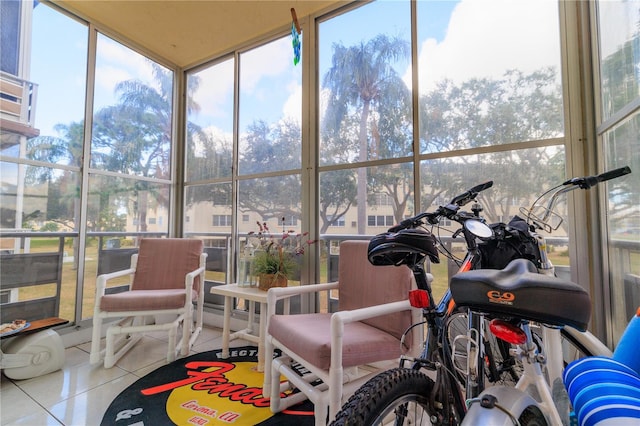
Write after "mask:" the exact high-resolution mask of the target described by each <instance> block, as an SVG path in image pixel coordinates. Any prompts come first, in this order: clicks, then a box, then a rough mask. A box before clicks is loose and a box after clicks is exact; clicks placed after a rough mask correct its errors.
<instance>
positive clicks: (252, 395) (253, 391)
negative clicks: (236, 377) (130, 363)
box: [141, 361, 269, 424]
mask: <svg viewBox="0 0 640 426" xmlns="http://www.w3.org/2000/svg"><path fill="white" fill-rule="evenodd" d="M185 367H186V368H187V376H189V377H187V378H185V379H181V380H177V381H175V382H170V383H165V384H163V385H158V386H153V387H150V388H147V389H143V390H142V391H141V392H142V394H143V395H147V396H149V395H155V394H157V393H161V392H166V391H170V390H173V389H177V388H180V387H183V386H191V389H193V390H194V391H206V392H207V393H209V394H216V393H217V394H218V395H219V396H220V397H221V398H228V399H230V400H232V401H240V402H242V403H243V404H250V405H253V406H255V407H268V406H269V398H265V397H264V396H262V389H261V388H256V387H248V386H246V385H242V384H236V383H231V382H229V380H228V379H227V378H226V377H225V373H226V372H228V371H231V370H233V368H234V365H233V364H229V363H226V362H217V361H197V362H195V361H194V362H188V363H186V364H185ZM211 368H215V369H216V370H214V371H202V370H206V369H211ZM191 403H193V404H196V405H197V403H196V402H195V401H189V402H188V403H185V404H191ZM189 408H190V409H192V407H189ZM194 411H195V410H194ZM236 414H237V413H232V412H228V413H224V414H223V415H221V416H220V417H219V419H221V420H227V421H233V420H234V419H235V417H234V416H235V415H236ZM222 416H226V417H227V418H226V419H222ZM196 424H197V423H196Z"/></svg>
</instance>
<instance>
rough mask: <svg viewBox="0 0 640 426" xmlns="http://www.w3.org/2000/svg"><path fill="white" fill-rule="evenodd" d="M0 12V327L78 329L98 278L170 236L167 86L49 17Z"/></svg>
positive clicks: (31, 5)
mask: <svg viewBox="0 0 640 426" xmlns="http://www.w3.org/2000/svg"><path fill="white" fill-rule="evenodd" d="M5 8H6V9H5ZM2 10H3V13H2V19H3V20H2V28H3V38H2V43H3V45H2V52H3V56H2V96H1V103H2V144H1V152H0V155H1V161H2V166H1V171H0V173H1V183H2V193H1V199H0V204H1V221H2V222H1V232H2V235H1V238H0V242H1V256H2V257H1V258H0V261H1V262H2V265H1V266H0V270H1V271H2V291H1V303H2V304H3V305H2V308H1V310H2V315H3V318H2V320H3V321H2V322H6V321H5V320H12V319H15V318H27V319H30V320H33V319H40V318H43V317H49V316H60V317H62V318H65V319H68V320H70V321H72V322H75V323H76V324H77V323H79V322H80V321H82V320H83V319H88V318H90V317H91V315H92V313H93V300H94V291H95V280H96V275H97V274H100V273H105V272H111V271H114V270H118V269H123V268H126V267H128V265H129V264H130V257H131V254H132V253H133V252H135V251H136V246H137V240H138V239H139V238H140V237H143V236H166V235H168V234H169V230H170V225H171V218H170V214H171V211H170V200H171V182H172V179H173V176H172V152H173V151H172V145H171V144H172V141H174V140H175V139H174V138H173V135H172V128H173V125H174V124H173V122H174V119H173V109H174V106H173V95H174V90H173V77H174V76H173V72H172V71H171V70H169V69H167V68H166V67H164V66H162V65H160V64H159V63H158V62H156V61H153V60H151V59H149V58H148V57H146V56H144V55H143V54H141V53H139V52H138V51H134V50H132V49H131V48H129V47H125V46H124V45H123V44H121V43H119V42H117V41H116V40H114V39H113V38H110V37H107V36H106V35H105V34H104V33H102V32H100V31H99V30H98V29H96V28H95V27H92V26H90V25H88V24H87V23H85V22H82V21H80V20H77V19H74V18H73V17H71V16H70V15H67V14H65V13H63V12H62V11H60V10H58V9H57V8H55V7H51V6H50V5H47V4H42V3H39V2H35V1H34V2H32V1H23V2H17V1H16V2H6V4H5V3H3V5H2ZM5 11H11V13H6V14H5ZM9 30H11V31H9ZM5 35H6V37H5ZM10 40H11V42H10ZM14 44H15V45H14ZM5 47H6V48H7V49H6V50H5ZM92 58H95V62H93V61H92ZM5 91H6V93H5ZM87 105H89V106H91V107H92V108H87ZM16 315H17V316H16ZM5 316H7V318H5ZM11 316H13V317H12V318H11Z"/></svg>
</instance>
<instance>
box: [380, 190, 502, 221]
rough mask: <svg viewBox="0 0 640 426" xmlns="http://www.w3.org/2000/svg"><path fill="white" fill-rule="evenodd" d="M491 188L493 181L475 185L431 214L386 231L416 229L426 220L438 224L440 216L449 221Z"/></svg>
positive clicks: (419, 216)
mask: <svg viewBox="0 0 640 426" xmlns="http://www.w3.org/2000/svg"><path fill="white" fill-rule="evenodd" d="M492 186H493V181H492V180H490V181H488V182H485V183H481V184H480V185H476V186H474V187H473V188H471V189H469V190H468V191H466V192H464V193H462V194H460V195H457V196H455V197H453V199H452V200H451V202H450V203H449V204H448V205H446V206H444V207H443V206H440V207H438V209H437V210H436V211H435V212H433V213H426V212H425V213H420V214H418V215H416V216H413V217H410V218H408V219H405V220H403V221H401V222H400V223H399V224H397V225H395V226H392V227H391V228H389V229H388V231H389V232H398V231H401V230H403V229H410V228H416V227H418V226H420V225H422V224H423V222H422V219H424V218H427V221H428V222H429V223H432V224H436V223H438V218H439V217H440V216H445V217H447V218H449V219H453V216H455V215H456V213H457V212H458V208H459V207H462V206H464V205H465V204H468V203H469V202H471V201H472V200H475V198H476V197H477V196H478V194H479V193H480V192H482V191H484V190H485V189H489V188H491V187H492Z"/></svg>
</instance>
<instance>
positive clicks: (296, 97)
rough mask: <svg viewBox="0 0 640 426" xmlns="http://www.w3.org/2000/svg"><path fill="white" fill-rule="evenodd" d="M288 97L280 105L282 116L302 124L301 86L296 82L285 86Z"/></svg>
mask: <svg viewBox="0 0 640 426" xmlns="http://www.w3.org/2000/svg"><path fill="white" fill-rule="evenodd" d="M287 90H288V92H289V97H288V98H287V100H286V101H285V103H284V106H283V107H282V116H283V117H284V118H285V119H291V120H295V121H296V122H298V124H302V120H301V118H302V86H301V85H300V84H298V83H297V82H291V83H289V84H288V86H287Z"/></svg>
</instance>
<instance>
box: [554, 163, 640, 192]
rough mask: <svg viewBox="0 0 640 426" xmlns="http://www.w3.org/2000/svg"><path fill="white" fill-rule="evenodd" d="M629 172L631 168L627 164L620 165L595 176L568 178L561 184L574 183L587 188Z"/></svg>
mask: <svg viewBox="0 0 640 426" xmlns="http://www.w3.org/2000/svg"><path fill="white" fill-rule="evenodd" d="M629 173H631V169H630V168H629V166H625V167H620V168H619V169H614V170H609V171H608V172H604V173H602V174H599V175H597V176H585V177H577V178H572V179H569V180H568V181H565V182H564V183H563V184H562V185H576V186H578V187H580V188H581V189H589V188H591V187H592V186H595V185H597V184H598V183H600V182H604V181H607V180H610V179H615V178H618V177H620V176H624V175H627V174H629Z"/></svg>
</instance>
